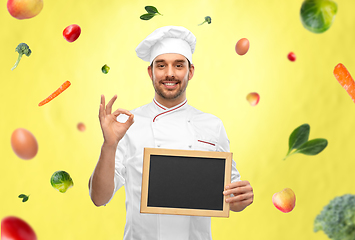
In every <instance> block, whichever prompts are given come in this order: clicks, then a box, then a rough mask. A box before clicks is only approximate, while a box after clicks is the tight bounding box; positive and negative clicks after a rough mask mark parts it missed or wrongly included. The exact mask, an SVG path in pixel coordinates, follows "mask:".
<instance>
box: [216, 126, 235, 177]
mask: <svg viewBox="0 0 355 240" xmlns="http://www.w3.org/2000/svg"><path fill="white" fill-rule="evenodd" d="M217 151H218V152H230V147H229V139H228V136H227V133H226V130H225V128H224V126H223V123H222V121H221V122H220V129H219V137H218V144H217ZM236 181H240V174H239V172H238V170H237V168H236V163H235V161H234V160H233V159H232V175H231V182H236Z"/></svg>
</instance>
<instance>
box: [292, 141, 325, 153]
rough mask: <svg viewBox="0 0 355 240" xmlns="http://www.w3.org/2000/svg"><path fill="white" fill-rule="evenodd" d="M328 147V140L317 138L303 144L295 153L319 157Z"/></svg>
mask: <svg viewBox="0 0 355 240" xmlns="http://www.w3.org/2000/svg"><path fill="white" fill-rule="evenodd" d="M327 145H328V141H327V139H324V138H316V139H313V140H310V141H308V142H306V143H304V144H302V145H301V146H300V147H299V148H298V149H297V150H296V152H295V153H302V154H305V155H317V154H318V153H320V152H321V151H323V150H324V148H326V147H327Z"/></svg>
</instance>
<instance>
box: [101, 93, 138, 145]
mask: <svg viewBox="0 0 355 240" xmlns="http://www.w3.org/2000/svg"><path fill="white" fill-rule="evenodd" d="M116 99H117V95H115V96H113V98H112V99H111V100H110V101H109V102H108V104H107V105H106V108H105V96H104V95H101V104H100V110H99V120H100V125H101V130H102V134H103V135H104V143H105V144H106V145H108V146H115V147H116V146H117V144H118V142H119V141H120V140H121V139H122V138H123V136H124V135H125V134H126V132H127V130H128V128H129V127H130V126H131V125H132V124H133V117H134V115H133V114H132V113H130V112H129V111H127V110H124V109H121V108H119V109H117V110H116V111H114V112H113V113H111V111H112V105H113V103H114V102H115V100H116ZM120 114H126V115H127V116H129V118H128V120H127V121H126V122H125V123H120V122H118V121H117V120H116V119H117V117H118V115H120Z"/></svg>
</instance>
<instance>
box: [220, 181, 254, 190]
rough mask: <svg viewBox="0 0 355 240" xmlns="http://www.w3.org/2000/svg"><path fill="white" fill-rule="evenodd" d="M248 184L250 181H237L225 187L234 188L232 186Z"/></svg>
mask: <svg viewBox="0 0 355 240" xmlns="http://www.w3.org/2000/svg"><path fill="white" fill-rule="evenodd" d="M246 185H250V183H249V182H248V181H236V182H233V183H230V184H227V185H226V187H225V189H232V188H236V187H242V186H246Z"/></svg>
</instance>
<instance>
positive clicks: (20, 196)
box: [18, 194, 30, 202]
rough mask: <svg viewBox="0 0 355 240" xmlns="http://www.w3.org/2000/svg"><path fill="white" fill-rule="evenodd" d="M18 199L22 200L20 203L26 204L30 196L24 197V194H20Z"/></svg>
mask: <svg viewBox="0 0 355 240" xmlns="http://www.w3.org/2000/svg"><path fill="white" fill-rule="evenodd" d="M18 197H19V198H22V202H27V200H28V198H29V197H30V195H28V196H27V195H25V194H20V195H18Z"/></svg>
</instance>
